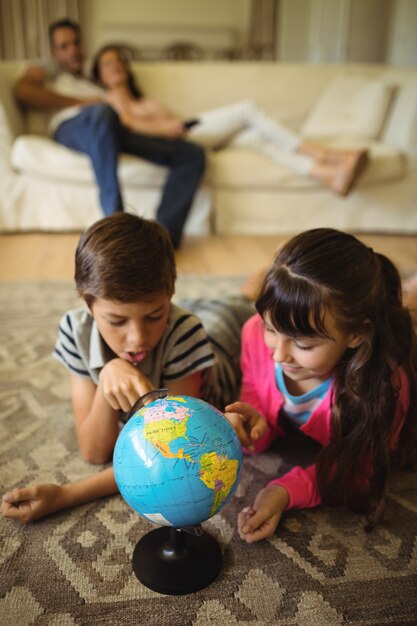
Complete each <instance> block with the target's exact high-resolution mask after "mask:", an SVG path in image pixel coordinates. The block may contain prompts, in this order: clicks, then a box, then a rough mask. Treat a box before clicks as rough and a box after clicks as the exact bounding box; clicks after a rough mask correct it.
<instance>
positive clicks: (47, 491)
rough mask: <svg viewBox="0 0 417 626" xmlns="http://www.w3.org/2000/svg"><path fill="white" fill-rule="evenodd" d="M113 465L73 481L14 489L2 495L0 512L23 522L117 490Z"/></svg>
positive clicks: (32, 520)
mask: <svg viewBox="0 0 417 626" xmlns="http://www.w3.org/2000/svg"><path fill="white" fill-rule="evenodd" d="M117 491H118V489H117V485H116V481H115V479H114V472H113V468H112V467H109V468H107V469H105V470H103V471H102V472H99V473H98V474H95V475H94V476H89V477H88V478H84V479H82V480H79V481H77V482H75V483H67V484H65V485H55V484H52V483H48V484H42V485H34V486H33V487H25V488H23V489H13V490H12V491H9V492H8V493H6V494H5V495H4V496H3V499H2V502H1V503H0V514H1V515H2V516H3V517H8V518H10V519H15V520H18V521H20V522H22V523H24V524H26V523H28V522H34V521H35V520H37V519H40V518H42V517H45V516H46V515H51V514H52V513H56V512H57V511H61V510H62V509H67V508H70V507H73V506H78V505H80V504H85V503H86V502H91V501H93V500H97V499H98V498H103V497H104V496H110V495H112V494H114V493H117Z"/></svg>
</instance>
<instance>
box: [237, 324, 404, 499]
mask: <svg viewBox="0 0 417 626" xmlns="http://www.w3.org/2000/svg"><path fill="white" fill-rule="evenodd" d="M263 334H264V328H263V322H262V318H261V317H260V316H259V315H254V316H253V317H251V318H250V319H249V320H248V321H247V322H246V324H245V325H244V327H243V331H242V355H241V369H242V388H241V394H240V400H241V401H242V402H247V403H248V404H250V405H251V406H252V407H253V408H254V409H256V410H257V411H258V412H259V413H261V414H262V415H263V416H264V417H265V419H266V420H267V422H268V429H267V432H266V433H265V435H264V436H263V437H262V438H261V439H259V440H258V441H257V442H256V443H255V445H254V451H255V453H256V452H263V451H264V450H266V449H267V448H268V447H269V446H270V444H271V443H272V441H273V440H274V439H275V438H276V437H277V436H279V435H283V434H284V433H283V428H282V415H281V411H280V410H281V407H282V405H283V404H284V398H283V396H282V394H281V392H280V391H279V389H278V387H277V383H276V378H275V368H274V362H273V359H272V350H271V349H270V348H268V347H267V346H266V345H265V342H264V339H263ZM395 385H396V386H397V387H398V391H399V395H398V400H397V405H396V414H395V419H394V428H393V432H392V435H391V441H390V447H391V449H395V447H396V445H397V443H398V438H399V434H400V432H401V428H402V426H403V423H404V419H405V416H406V413H407V409H408V404H409V385H408V381H407V378H406V376H405V374H404V372H402V370H397V372H396V374H395ZM331 396H332V386H331V387H330V389H329V390H328V392H327V394H326V396H325V397H324V398H323V400H322V402H321V403H320V404H319V406H318V407H317V408H316V409H315V410H314V411H313V413H312V414H311V416H310V418H309V419H308V421H307V422H306V423H305V424H303V425H302V426H301V428H300V430H301V431H302V432H303V433H304V434H305V435H308V436H309V437H311V438H312V439H314V440H315V441H317V442H318V443H320V444H321V445H323V446H324V445H327V444H328V443H329V440H330V418H331ZM269 484H274V485H282V486H283V487H284V488H285V489H286V490H287V491H288V494H289V504H288V507H287V508H306V507H314V506H317V505H318V504H320V502H321V497H320V493H319V490H318V485H317V480H316V467H315V465H310V466H309V467H307V468H302V467H298V466H297V467H294V468H293V469H292V470H290V471H289V472H288V473H287V474H284V475H283V476H280V477H279V478H275V479H273V480H272V481H271V482H270V483H269Z"/></svg>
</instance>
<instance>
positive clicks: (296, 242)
mask: <svg viewBox="0 0 417 626" xmlns="http://www.w3.org/2000/svg"><path fill="white" fill-rule="evenodd" d="M256 307H257V310H258V312H259V313H260V314H261V315H264V314H265V313H266V312H268V313H269V315H270V316H271V321H272V323H273V324H274V326H275V327H276V328H277V330H279V331H280V332H282V333H284V334H287V335H290V336H294V337H296V336H317V335H319V336H323V337H326V336H327V331H326V327H325V324H324V315H325V312H326V311H331V312H332V314H333V316H334V317H335V320H336V323H337V325H338V328H339V330H340V331H342V332H346V333H353V334H358V335H360V336H361V338H362V341H361V343H360V345H359V347H357V348H355V349H347V350H346V352H345V354H344V356H343V357H342V359H341V361H340V362H339V364H338V365H337V367H336V371H335V372H334V385H333V397H332V415H331V435H330V442H329V444H328V445H326V446H324V447H323V448H322V450H321V452H320V453H319V455H318V457H317V459H316V470H317V480H318V486H319V490H320V493H321V496H322V499H323V501H324V502H326V503H328V504H342V505H345V506H347V507H349V508H351V509H353V510H357V511H362V512H366V513H367V516H368V523H369V526H372V525H373V524H374V523H376V522H377V521H379V520H380V518H381V516H382V513H383V508H384V501H385V492H386V484H387V478H388V476H389V471H390V466H391V458H392V456H391V455H390V440H391V436H392V433H393V424H394V417H395V411H396V404H397V399H398V396H399V391H400V387H401V386H402V385H408V387H409V399H410V402H409V406H408V410H407V414H406V418H405V422H404V425H403V428H402V431H401V435H400V439H399V442H398V445H397V449H396V454H395V459H396V460H397V462H398V465H400V466H406V465H410V464H415V463H416V460H417V459H416V457H417V407H416V400H417V341H416V335H415V332H414V330H413V325H412V321H411V316H410V313H409V311H408V310H407V309H406V308H404V307H403V306H402V290H401V279H400V276H399V273H398V271H397V269H396V268H395V266H394V265H393V263H392V262H391V261H390V260H389V259H388V258H387V257H385V256H383V255H382V254H378V253H375V252H374V251H373V250H372V249H371V248H368V247H367V246H366V245H364V244H363V243H361V242H360V241H359V240H358V239H357V238H356V237H354V236H353V235H349V234H347V233H343V232H340V231H337V230H333V229H327V228H320V229H313V230H309V231H306V232H304V233H301V234H300V235H297V236H296V237H294V238H292V239H291V240H290V241H289V242H288V243H287V244H286V245H285V246H284V247H283V248H282V249H281V250H280V251H279V252H278V253H277V255H276V257H275V260H274V263H273V265H272V267H271V269H270V271H269V273H268V275H267V276H266V278H265V281H264V285H263V289H262V292H261V295H260V297H259V298H258V300H257V302H256ZM400 371H401V372H402V373H403V374H404V375H405V376H403V377H400V375H399V372H400ZM406 381H408V383H407V382H406Z"/></svg>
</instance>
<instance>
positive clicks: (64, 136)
mask: <svg viewBox="0 0 417 626" xmlns="http://www.w3.org/2000/svg"><path fill="white" fill-rule="evenodd" d="M54 139H55V140H56V141H57V142H59V143H61V144H63V145H64V146H67V148H72V149H73V150H78V151H79V152H84V153H86V154H88V155H89V157H90V159H91V163H92V166H93V169H94V173H95V177H96V180H97V184H98V187H99V191H100V204H101V206H102V208H103V212H104V213H105V215H110V214H111V213H114V212H115V211H121V210H123V203H122V197H121V193H120V185H119V181H118V177H117V162H118V156H119V154H120V153H121V152H126V153H127V154H134V155H135V156H139V157H142V158H143V159H145V160H147V161H151V163H155V164H157V165H163V166H166V167H168V168H169V170H170V171H169V174H168V178H167V180H166V182H165V187H164V189H163V193H162V198H161V203H160V205H159V207H158V210H157V214H156V218H157V220H158V222H159V223H160V224H162V225H163V226H165V227H166V228H167V230H168V231H169V232H170V234H171V237H172V241H173V244H174V246H175V247H178V245H179V243H180V239H181V234H182V230H183V227H184V223H185V220H186V218H187V215H188V212H189V209H190V206H191V203H192V200H193V197H194V194H195V192H196V190H197V187H198V184H199V182H200V180H201V177H202V175H203V173H204V167H205V155H204V151H203V149H202V148H200V147H199V146H196V145H194V144H192V143H188V142H186V141H180V140H170V139H162V138H159V137H151V136H149V135H141V134H137V133H132V132H130V131H129V130H127V129H126V128H124V127H123V126H122V125H121V124H120V121H119V118H118V116H117V114H116V113H115V111H114V110H113V109H112V108H111V107H110V106H108V105H106V104H96V105H93V106H88V107H85V108H84V109H83V110H82V111H81V113H79V114H78V115H77V116H76V117H74V118H71V119H69V120H67V121H65V122H62V124H60V125H59V126H58V128H57V130H56V131H55V134H54Z"/></svg>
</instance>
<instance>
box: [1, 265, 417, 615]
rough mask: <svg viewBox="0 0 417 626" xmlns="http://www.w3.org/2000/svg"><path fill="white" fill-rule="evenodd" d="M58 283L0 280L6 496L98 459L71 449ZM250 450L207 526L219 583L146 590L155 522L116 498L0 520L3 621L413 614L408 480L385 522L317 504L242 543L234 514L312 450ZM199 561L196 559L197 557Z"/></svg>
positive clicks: (195, 282) (87, 469)
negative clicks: (219, 563)
mask: <svg viewBox="0 0 417 626" xmlns="http://www.w3.org/2000/svg"><path fill="white" fill-rule="evenodd" d="M241 280H242V278H239V277H236V278H222V279H217V278H213V277H210V278H202V277H198V278H197V279H195V278H193V277H185V278H181V279H180V280H179V283H178V292H177V295H178V296H193V295H205V296H207V295H215V294H221V293H222V292H223V293H224V292H230V291H231V290H232V291H233V290H235V291H236V290H237V289H238V287H239V284H240V282H241ZM77 302H78V301H77V300H76V297H75V295H74V292H73V288H72V286H71V285H70V284H68V283H30V284H16V283H15V284H1V285H0V327H1V342H0V381H1V386H0V481H1V485H0V486H1V490H2V492H4V490H6V489H10V488H12V487H14V486H24V485H28V484H30V483H33V482H39V481H42V482H44V481H48V482H50V481H58V482H62V481H67V480H75V479H79V478H81V477H84V476H87V475H89V474H91V473H93V472H95V471H97V469H98V468H94V467H91V466H89V465H87V464H86V463H84V462H83V461H82V460H81V459H80V456H79V454H78V452H77V444H76V440H75V434H74V425H73V418H72V414H71V406H70V398H69V389H68V384H67V374H66V372H65V370H64V368H63V367H61V366H60V365H59V364H58V363H57V362H56V361H55V360H54V359H53V358H52V357H51V350H52V347H53V344H54V340H55V335H56V331H57V325H58V321H59V319H60V317H61V314H62V313H63V312H64V311H65V310H66V309H67V308H69V307H71V306H73V305H75V304H76V303H77ZM284 443H285V445H283V442H281V444H280V445H279V446H277V447H276V448H275V449H274V450H271V451H270V452H268V453H267V454H264V455H260V456H259V457H257V458H252V459H246V460H245V464H244V470H243V477H242V479H241V482H240V484H239V487H238V491H237V494H236V496H235V498H234V500H233V501H232V503H231V504H230V505H229V506H227V507H226V508H225V509H223V511H222V512H221V513H219V514H218V515H216V516H215V517H214V518H212V519H211V520H210V521H208V522H206V523H205V524H204V525H203V526H204V528H205V529H206V530H207V531H208V532H210V533H211V534H212V535H213V536H214V537H215V538H216V539H217V540H218V541H219V543H220V545H221V549H222V552H223V559H224V564H223V568H222V571H221V573H220V576H219V577H218V579H217V580H216V581H215V582H214V583H212V584H211V585H209V586H208V587H206V588H205V589H204V590H202V591H199V592H197V593H194V594H190V595H184V596H166V595H161V594H158V593H156V592H153V591H150V590H149V589H148V588H146V587H144V586H143V585H142V584H141V583H139V581H138V580H137V579H136V577H135V576H134V574H133V573H132V568H131V557H132V552H133V549H134V546H135V545H136V543H137V541H138V540H139V539H140V538H141V537H142V536H143V535H144V534H145V533H147V532H148V531H149V530H150V529H151V528H152V526H151V524H150V523H148V522H147V521H145V520H143V519H141V518H139V516H138V515H137V514H135V513H134V512H133V511H132V510H130V508H129V507H128V506H127V505H126V504H125V503H124V502H123V500H122V499H121V498H120V497H119V496H114V497H111V498H105V499H103V500H101V501H99V502H96V503H92V504H88V505H84V506H81V507H79V508H76V509H73V510H70V511H63V512H61V513H59V514H56V515H53V516H51V517H49V518H47V519H45V520H43V521H39V522H37V523H34V524H32V525H29V526H21V525H20V524H18V523H16V522H12V521H10V520H7V521H6V520H4V519H1V520H0V546H1V548H0V624H1V625H2V626H29V625H33V626H75V625H76V626H102V625H109V626H112V625H114V626H116V625H117V626H131V625H132V626H133V625H135V626H138V625H142V624H143V625H146V626H214V625H216V626H225V625H226V626H229V625H230V626H271V625H275V624H276V625H282V626H284V625H285V626H315V625H317V626H337V625H339V624H354V625H357V626H359V625H360V626H365V625H366V626H381V625H382V624H391V625H395V626H401V625H404V626H405V625H407V626H410V625H411V624H414V625H416V624H417V477H416V474H415V473H414V474H413V473H401V474H397V475H395V476H393V477H392V480H391V483H390V495H389V502H388V504H389V506H388V512H387V518H386V521H385V523H384V525H383V526H380V527H379V528H377V529H376V530H374V531H373V532H371V533H366V532H365V531H364V529H363V519H362V518H361V517H359V516H357V515H354V514H352V513H347V512H346V511H342V510H339V509H330V508H325V507H319V508H317V509H315V510H304V511H293V512H290V513H288V514H287V515H285V517H284V519H283V521H282V523H281V525H280V527H279V531H278V533H277V535H276V536H275V537H274V538H273V539H271V540H268V541H264V542H261V543H258V544H255V545H252V546H247V545H246V544H244V543H243V542H242V541H240V540H239V538H238V536H237V534H236V531H235V519H236V514H237V512H238V511H239V510H240V509H241V508H242V507H243V505H244V503H246V502H247V501H248V500H250V499H251V498H252V497H253V496H254V494H255V493H256V491H257V490H258V489H259V488H260V487H261V486H262V485H264V484H265V482H266V481H267V480H268V478H269V477H270V476H274V475H276V474H277V473H279V472H283V471H285V470H286V469H287V468H289V467H290V466H291V465H293V464H295V463H300V462H301V463H305V462H307V461H308V458H309V457H311V456H312V455H313V454H314V451H315V449H314V447H313V446H312V445H311V443H307V442H306V441H289V442H287V441H285V442H284ZM201 566H202V567H204V563H202V565H201Z"/></svg>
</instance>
